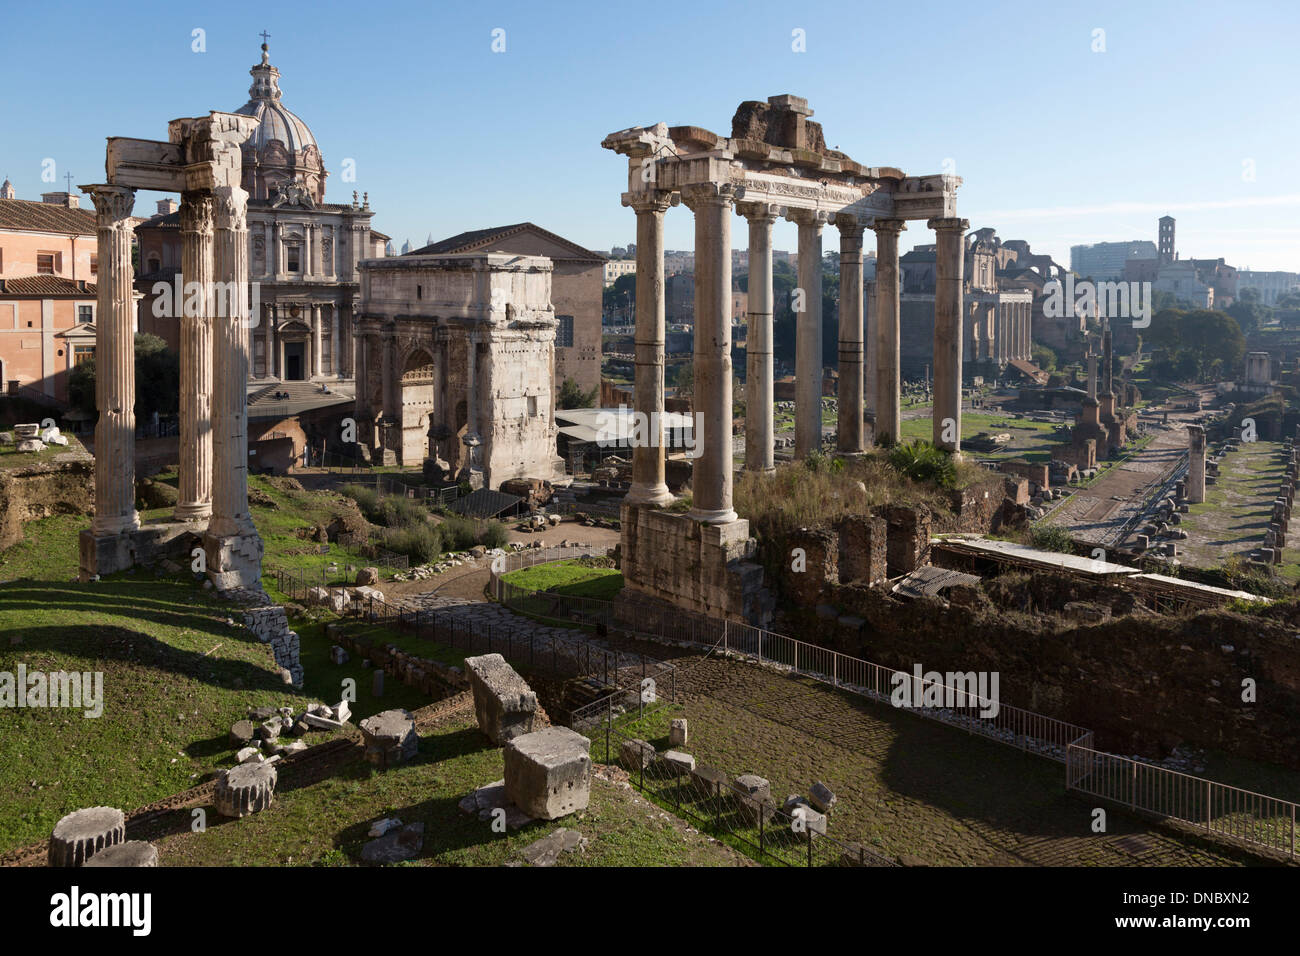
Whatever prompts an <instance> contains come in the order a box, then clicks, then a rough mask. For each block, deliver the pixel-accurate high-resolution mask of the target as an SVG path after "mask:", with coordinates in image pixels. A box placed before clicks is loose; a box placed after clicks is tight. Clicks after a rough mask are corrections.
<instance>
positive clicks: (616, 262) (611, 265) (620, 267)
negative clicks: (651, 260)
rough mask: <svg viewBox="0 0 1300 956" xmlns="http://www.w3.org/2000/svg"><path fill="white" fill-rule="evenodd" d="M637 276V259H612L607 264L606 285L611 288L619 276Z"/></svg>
mask: <svg viewBox="0 0 1300 956" xmlns="http://www.w3.org/2000/svg"><path fill="white" fill-rule="evenodd" d="M634 275H636V260H635V259H610V260H608V261H606V263H605V285H606V286H611V285H613V284H614V283H615V282H616V281H617V280H618V277H619V276H634Z"/></svg>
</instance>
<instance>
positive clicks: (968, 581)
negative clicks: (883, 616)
mask: <svg viewBox="0 0 1300 956" xmlns="http://www.w3.org/2000/svg"><path fill="white" fill-rule="evenodd" d="M979 583H980V579H979V577H978V576H976V575H974V574H966V573H964V572H962V571H950V570H949V569H948V568H936V567H934V566H933V565H928V564H927V565H925V566H924V567H920V568H917V569H916V570H915V571H913V572H912V573H911V574H909V575H907V577H905V578H903V580H901V581H899V582H898V583H897V584H895V585H894V587H893V592H892V593H894V594H897V595H899V596H900V597H908V598H919V597H924V596H929V597H938V596H939V592H940V591H942V590H943V589H944V588H950V587H954V586H956V585H959V584H965V585H976V584H979Z"/></svg>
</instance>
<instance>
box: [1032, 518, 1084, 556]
mask: <svg viewBox="0 0 1300 956" xmlns="http://www.w3.org/2000/svg"><path fill="white" fill-rule="evenodd" d="M1029 541H1030V543H1031V544H1032V545H1033V546H1034V547H1035V548H1038V549H1039V550H1040V551H1059V552H1061V553H1063V554H1073V553H1074V541H1073V540H1072V539H1071V538H1070V531H1069V529H1068V528H1064V527H1062V526H1061V525H1055V524H1053V525H1038V526H1037V527H1035V528H1034V529H1033V530H1031V531H1030V532H1029Z"/></svg>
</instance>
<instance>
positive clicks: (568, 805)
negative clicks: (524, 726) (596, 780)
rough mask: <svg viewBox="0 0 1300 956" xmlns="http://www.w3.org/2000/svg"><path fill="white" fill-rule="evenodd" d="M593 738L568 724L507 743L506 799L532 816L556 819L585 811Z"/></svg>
mask: <svg viewBox="0 0 1300 956" xmlns="http://www.w3.org/2000/svg"><path fill="white" fill-rule="evenodd" d="M590 751H591V741H590V740H588V739H587V738H586V737H584V736H582V734H579V733H576V732H575V731H572V730H570V729H569V728H567V727H547V728H545V729H544V730H538V731H534V732H533V733H531V734H524V735H522V736H519V737H515V738H514V739H513V740H511V741H510V742H508V743H507V744H506V746H505V770H506V777H505V781H506V798H507V799H508V800H509V801H510V802H511V803H513V804H514V805H515V806H517V807H518V808H519V809H520V810H522V811H524V813H527V814H528V815H529V816H532V817H535V818H537V819H540V820H555V819H558V818H559V817H563V816H567V815H568V814H570V813H575V812H577V811H578V810H585V809H586V808H587V802H588V801H589V800H590V799H591V757H590Z"/></svg>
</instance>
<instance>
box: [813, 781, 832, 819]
mask: <svg viewBox="0 0 1300 956" xmlns="http://www.w3.org/2000/svg"><path fill="white" fill-rule="evenodd" d="M808 802H809V803H811V804H812V805H813V809H815V810H819V811H821V812H822V813H830V812H831V807H833V806H835V794H834V793H832V792H831V788H830V787H828V786H826V784H824V783H822V782H821V781H820V780H818V781H817V782H816V783H814V784H813V785H812V787H811V788H809V790H808Z"/></svg>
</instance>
